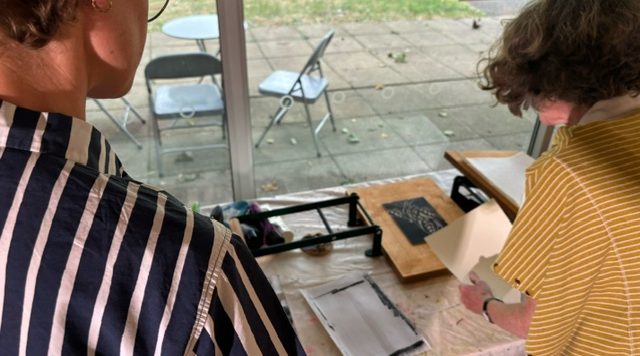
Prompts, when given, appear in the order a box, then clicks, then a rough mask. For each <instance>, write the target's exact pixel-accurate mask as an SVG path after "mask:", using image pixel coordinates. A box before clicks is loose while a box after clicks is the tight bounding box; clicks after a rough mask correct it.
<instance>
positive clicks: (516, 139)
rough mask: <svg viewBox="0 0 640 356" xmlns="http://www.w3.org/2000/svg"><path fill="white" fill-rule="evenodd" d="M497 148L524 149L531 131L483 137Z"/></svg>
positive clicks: (529, 138) (527, 145)
mask: <svg viewBox="0 0 640 356" xmlns="http://www.w3.org/2000/svg"><path fill="white" fill-rule="evenodd" d="M485 139H486V140H487V141H489V142H490V143H491V144H492V145H493V146H494V147H495V148H496V149H498V150H514V151H526V150H527V148H528V147H529V141H530V140H531V132H522V133H516V134H508V135H503V136H488V137H485Z"/></svg>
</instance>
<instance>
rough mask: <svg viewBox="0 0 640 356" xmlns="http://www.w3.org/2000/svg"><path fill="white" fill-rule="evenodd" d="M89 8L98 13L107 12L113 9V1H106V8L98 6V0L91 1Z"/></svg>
mask: <svg viewBox="0 0 640 356" xmlns="http://www.w3.org/2000/svg"><path fill="white" fill-rule="evenodd" d="M91 6H92V7H93V8H94V9H96V10H98V11H100V12H109V10H111V8H112V7H113V0H107V4H106V6H100V5H98V0H91Z"/></svg>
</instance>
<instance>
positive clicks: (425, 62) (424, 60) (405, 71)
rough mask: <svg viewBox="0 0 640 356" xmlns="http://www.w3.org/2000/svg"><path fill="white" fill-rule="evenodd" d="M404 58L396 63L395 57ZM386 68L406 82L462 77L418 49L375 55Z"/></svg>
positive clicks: (401, 49) (400, 49)
mask: <svg viewBox="0 0 640 356" xmlns="http://www.w3.org/2000/svg"><path fill="white" fill-rule="evenodd" d="M400 55H401V56H404V61H398V60H396V59H395V58H396V57H397V56H400ZM376 56H377V57H378V59H379V60H380V61H382V62H383V63H385V64H386V65H387V67H389V68H391V69H393V70H394V71H396V72H397V73H399V74H400V75H402V76H403V77H404V78H405V79H406V80H407V82H408V83H409V82H427V81H438V80H444V79H462V78H463V77H464V76H463V75H461V74H460V73H458V72H457V71H455V70H453V69H451V68H449V67H447V66H445V65H444V64H442V63H440V62H438V61H436V60H434V59H432V58H431V57H429V56H428V55H426V54H425V53H424V52H423V49H421V48H418V47H404V48H397V49H389V51H388V52H386V53H378V54H376Z"/></svg>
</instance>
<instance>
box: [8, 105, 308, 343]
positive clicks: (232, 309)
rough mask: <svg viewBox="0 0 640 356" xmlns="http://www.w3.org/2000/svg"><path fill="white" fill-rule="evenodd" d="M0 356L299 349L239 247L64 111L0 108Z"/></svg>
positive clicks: (267, 288)
mask: <svg viewBox="0 0 640 356" xmlns="http://www.w3.org/2000/svg"><path fill="white" fill-rule="evenodd" d="M0 234H1V235H0V350H1V351H0V354H2V355H25V354H27V355H47V354H49V355H59V354H64V355H85V354H86V355H96V354H100V355H133V354H135V355H187V354H188V355H193V354H197V355H221V354H248V355H260V354H265V355H276V354H304V351H303V350H302V347H301V345H300V343H299V341H298V339H297V337H296V335H295V332H294V330H293V328H292V327H291V324H290V323H289V321H288V319H287V317H286V316H285V314H284V312H283V310H282V308H281V306H280V303H279V301H278V299H277V297H276V296H275V293H274V292H273V290H272V289H271V287H270V286H269V284H268V282H267V280H266V278H265V276H264V274H263V273H262V271H261V270H260V268H259V267H258V265H257V263H256V261H255V259H254V258H253V257H252V256H251V254H250V253H249V251H248V250H247V248H246V247H245V246H244V244H243V243H242V242H241V241H240V240H239V239H238V238H237V237H236V236H234V235H232V234H231V233H230V231H229V230H227V229H226V228H225V227H223V226H221V225H219V224H217V223H215V222H212V220H210V219H208V218H206V217H204V216H202V215H199V214H194V213H192V212H191V210H190V209H189V208H186V207H185V206H184V205H183V204H181V203H180V202H179V201H177V200H176V199H175V198H174V197H172V196H171V195H169V194H168V193H166V192H163V191H160V190H158V189H156V188H154V187H151V186H148V185H145V184H143V183H140V182H137V181H135V180H133V179H131V177H129V176H128V175H127V174H126V172H125V170H124V169H123V167H122V165H121V163H120V161H119V160H118V158H117V156H116V155H115V153H114V152H113V150H111V148H110V146H109V144H108V143H107V141H106V140H105V139H104V137H103V136H102V135H101V134H100V132H98V131H97V130H96V129H95V128H93V127H92V126H91V125H90V124H88V123H86V122H84V121H82V120H78V119H75V118H71V117H69V116H65V115H60V114H53V113H39V112H34V111H30V110H26V109H23V108H19V107H16V106H15V105H13V104H10V103H8V102H2V101H0Z"/></svg>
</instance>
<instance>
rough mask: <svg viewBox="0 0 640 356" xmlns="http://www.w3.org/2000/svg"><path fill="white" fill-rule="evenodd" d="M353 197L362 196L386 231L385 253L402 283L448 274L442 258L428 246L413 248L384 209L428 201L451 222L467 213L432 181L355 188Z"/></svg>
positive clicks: (383, 232) (366, 207) (366, 206)
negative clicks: (403, 202) (417, 200)
mask: <svg viewBox="0 0 640 356" xmlns="http://www.w3.org/2000/svg"><path fill="white" fill-rule="evenodd" d="M348 193H349V194H350V193H357V194H358V195H359V196H360V203H361V204H362V206H363V207H364V208H365V209H366V210H367V212H368V213H369V215H370V216H371V218H372V219H373V221H374V223H375V224H377V225H378V226H380V227H381V228H382V250H383V251H384V254H385V256H386V257H387V259H388V260H389V263H390V264H391V266H392V267H393V269H394V270H395V271H396V273H397V274H398V277H399V278H400V280H401V281H402V282H410V281H415V280H418V279H421V278H425V277H429V276H434V275H439V274H443V273H447V269H446V268H445V266H444V265H443V264H442V262H440V260H439V259H438V257H436V255H435V254H434V253H433V252H432V251H431V249H430V248H429V246H428V245H427V244H426V243H424V244H419V245H412V244H411V242H409V240H408V239H407V238H406V237H405V236H404V234H403V233H402V230H400V228H399V227H398V225H396V223H395V221H394V220H393V217H391V215H389V213H387V212H386V211H385V209H384V207H383V204H385V203H391V202H395V201H400V200H407V199H413V198H420V197H423V198H425V199H426V200H427V201H428V202H429V204H431V206H433V207H434V208H435V209H436V211H437V212H438V214H440V216H442V218H443V219H444V220H445V221H446V222H447V224H449V223H451V222H453V221H454V220H455V219H457V218H459V217H460V216H462V215H464V212H463V211H462V210H461V209H460V208H459V207H458V206H457V205H456V204H455V203H454V202H453V201H452V200H451V198H449V197H448V196H447V195H446V194H445V192H443V191H442V189H440V187H438V185H437V184H436V183H434V182H433V181H432V180H431V179H428V178H416V179H411V180H406V181H402V182H397V183H390V184H384V185H374V186H370V187H364V188H354V189H351V190H349V192H348Z"/></svg>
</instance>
